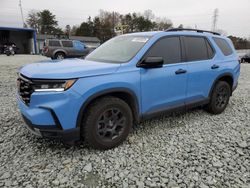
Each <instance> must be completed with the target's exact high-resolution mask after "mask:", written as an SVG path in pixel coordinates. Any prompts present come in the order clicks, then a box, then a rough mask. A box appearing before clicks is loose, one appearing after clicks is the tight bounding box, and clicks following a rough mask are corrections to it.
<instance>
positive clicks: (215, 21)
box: [212, 8, 219, 31]
mask: <svg viewBox="0 0 250 188" xmlns="http://www.w3.org/2000/svg"><path fill="white" fill-rule="evenodd" d="M218 16H219V9H217V8H216V9H215V10H214V14H213V17H212V18H213V22H212V23H213V24H212V31H215V30H216V28H217V21H218Z"/></svg>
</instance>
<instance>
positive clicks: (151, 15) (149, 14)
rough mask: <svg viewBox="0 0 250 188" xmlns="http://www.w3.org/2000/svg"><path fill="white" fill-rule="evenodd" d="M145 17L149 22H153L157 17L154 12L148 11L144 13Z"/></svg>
mask: <svg viewBox="0 0 250 188" xmlns="http://www.w3.org/2000/svg"><path fill="white" fill-rule="evenodd" d="M143 17H144V18H146V19H148V20H153V19H154V18H155V15H154V13H153V11H152V10H150V9H148V10H145V11H144V13H143Z"/></svg>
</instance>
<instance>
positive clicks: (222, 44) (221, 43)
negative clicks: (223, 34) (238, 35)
mask: <svg viewBox="0 0 250 188" xmlns="http://www.w3.org/2000/svg"><path fill="white" fill-rule="evenodd" d="M213 39H214V41H215V43H216V44H217V46H218V47H219V48H220V50H221V51H222V53H223V54H224V55H225V56H228V55H231V54H232V53H233V50H232V48H231V47H230V46H229V44H228V43H227V41H226V40H225V39H221V38H216V37H214V38H213Z"/></svg>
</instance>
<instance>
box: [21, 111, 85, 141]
mask: <svg viewBox="0 0 250 188" xmlns="http://www.w3.org/2000/svg"><path fill="white" fill-rule="evenodd" d="M22 117H23V120H24V122H25V123H26V127H27V129H28V130H29V131H30V132H31V133H33V134H34V135H36V136H38V137H45V138H55V139H60V140H62V141H63V142H65V143H74V142H75V141H79V140H80V128H79V127H78V128H74V129H68V130H62V129H61V128H60V127H58V126H57V125H53V126H51V125H50V126H44V125H34V124H32V122H31V121H30V120H29V119H28V118H27V117H25V116H24V115H23V114H22Z"/></svg>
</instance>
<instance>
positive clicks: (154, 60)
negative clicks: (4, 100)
mask: <svg viewBox="0 0 250 188" xmlns="http://www.w3.org/2000/svg"><path fill="white" fill-rule="evenodd" d="M163 63H164V60H163V58H162V57H147V58H146V59H144V60H143V61H142V62H141V63H140V64H139V65H138V67H142V68H145V69H149V68H160V67H162V66H163Z"/></svg>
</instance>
